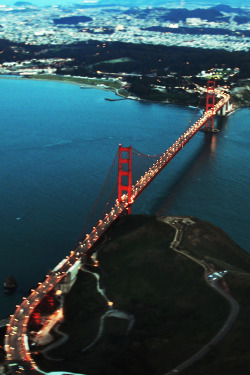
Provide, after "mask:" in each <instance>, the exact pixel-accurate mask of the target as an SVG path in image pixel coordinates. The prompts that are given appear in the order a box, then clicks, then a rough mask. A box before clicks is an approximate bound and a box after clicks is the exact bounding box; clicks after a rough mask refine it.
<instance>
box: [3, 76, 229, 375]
mask: <svg viewBox="0 0 250 375" xmlns="http://www.w3.org/2000/svg"><path fill="white" fill-rule="evenodd" d="M216 96H217V97H218V99H219V100H218V102H217V103H215V101H216V100H215V99H216ZM229 99H230V95H229V94H226V93H224V92H221V91H220V90H216V89H215V82H214V81H212V80H209V81H208V83H207V92H206V109H205V111H204V113H203V115H202V116H201V117H200V118H199V119H198V120H197V121H196V122H195V123H194V124H193V125H191V126H189V127H188V129H187V130H186V131H185V132H184V133H183V134H182V135H181V136H180V137H179V138H178V139H177V140H176V142H175V143H173V144H172V146H171V147H169V148H168V149H167V150H166V151H164V152H163V153H161V154H159V155H153V156H150V155H145V154H142V153H140V152H139V151H137V150H135V149H133V148H132V147H131V146H130V147H123V146H121V145H119V149H118V152H117V154H116V157H115V159H114V161H113V163H112V166H111V169H110V171H109V173H108V177H107V179H106V181H105V183H104V187H105V186H108V189H107V190H111V194H110V196H109V198H108V203H106V205H105V209H104V211H103V213H102V216H99V220H98V221H97V223H96V226H95V227H93V229H92V231H91V232H90V233H89V234H87V235H85V237H83V236H84V233H86V232H85V229H84V231H83V232H82V234H81V236H80V238H79V240H78V242H77V244H76V245H75V247H74V248H73V250H72V251H71V252H70V255H69V256H67V257H66V258H65V259H64V260H62V261H61V262H60V263H59V264H58V265H57V266H56V267H55V268H54V269H53V270H52V271H51V272H50V273H49V274H48V275H47V276H46V279H45V280H44V281H43V282H40V283H39V284H38V287H37V289H33V290H32V293H31V294H30V296H29V297H28V298H24V299H23V302H22V303H21V304H20V305H17V308H16V310H15V313H14V314H13V315H11V316H10V321H9V323H8V324H7V331H6V335H5V351H6V364H7V367H8V370H9V372H8V373H11V374H20V373H21V374H45V372H43V371H42V370H40V369H39V368H38V367H37V365H36V363H35V361H34V359H33V358H32V355H31V353H30V347H29V328H28V326H29V323H30V321H32V319H33V321H37V322H38V323H39V324H40V323H41V320H40V310H39V306H41V303H42V304H47V305H50V306H52V309H53V306H54V302H53V298H52V294H53V293H54V294H56V292H58V291H60V292H61V289H60V283H61V282H62V281H63V279H64V278H65V277H66V276H70V274H71V273H73V272H77V270H78V269H79V268H80V267H81V265H84V264H85V262H86V258H87V255H88V254H89V252H90V249H91V248H92V247H93V246H94V245H95V244H96V242H97V241H98V240H99V239H100V238H101V237H102V235H103V234H104V233H105V231H106V230H107V229H108V228H109V227H110V225H111V224H112V223H113V222H114V221H115V220H116V219H117V218H118V217H119V216H121V215H122V214H123V213H130V212H131V206H132V204H133V203H134V201H135V200H136V199H137V198H138V196H139V195H140V194H141V193H142V192H143V191H144V190H145V189H146V188H147V186H148V185H149V184H150V183H151V182H152V181H153V180H154V179H155V177H156V176H157V175H158V174H159V173H160V172H161V171H162V170H163V169H164V168H165V167H166V166H167V165H168V163H170V162H171V160H172V159H173V158H174V157H175V155H177V153H178V152H179V151H180V150H182V149H183V147H184V146H185V145H186V144H187V143H188V142H189V141H190V140H191V139H192V138H193V137H194V136H195V134H196V133H197V132H198V131H200V130H203V131H206V132H209V133H213V132H216V131H218V130H217V129H215V128H214V117H215V115H216V114H217V115H218V114H220V115H226V114H227V113H228V112H230V110H231V106H230V105H229ZM132 155H134V156H135V155H136V156H137V157H147V158H150V160H151V161H152V158H154V159H155V162H154V163H153V164H151V166H150V167H149V169H148V170H147V171H146V172H145V173H144V174H143V175H142V176H141V177H140V178H139V179H138V180H137V181H135V182H134V184H133V182H132ZM117 160H118V179H116V180H117V181H116V184H115V186H113V188H110V186H109V185H108V184H107V181H108V179H109V176H110V175H111V171H113V170H114V165H115V162H116V161H117ZM104 187H103V188H102V190H101V194H100V195H99V197H100V196H101V195H102V193H103V191H104ZM117 191H118V195H117ZM114 195H116V199H115V203H114V204H113V205H112V198H111V197H112V196H114ZM98 202H99V198H98V200H97V203H96V204H95V207H94V208H96V206H97V204H98ZM109 205H111V208H110V209H109V210H108V207H109ZM107 211H108V213H105V212H107ZM93 212H94V210H93ZM93 212H92V213H93ZM92 213H91V215H90V216H89V220H88V222H89V221H90V218H91V217H92ZM55 314H56V313H55ZM57 314H58V316H61V314H62V311H61V310H60V309H59V310H58V311H57Z"/></svg>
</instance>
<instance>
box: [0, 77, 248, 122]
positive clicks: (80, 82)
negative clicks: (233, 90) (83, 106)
mask: <svg viewBox="0 0 250 375" xmlns="http://www.w3.org/2000/svg"><path fill="white" fill-rule="evenodd" d="M0 79H22V80H27V81H28V80H32V81H45V82H58V83H65V84H70V85H75V86H79V87H80V88H83V89H85V88H86V89H97V90H103V91H111V92H114V93H115V94H116V95H117V96H118V97H120V98H124V99H129V100H137V101H140V102H143V103H153V104H163V105H176V106H181V107H186V108H189V105H186V104H183V103H176V102H175V103H173V102H171V101H153V100H147V99H142V98H140V97H136V96H131V95H129V96H124V95H122V94H121V93H119V89H120V88H121V87H120V88H115V87H112V86H110V87H109V86H105V81H104V80H101V79H98V78H93V81H94V80H96V81H100V84H95V83H93V84H91V83H89V82H88V83H86V82H84V80H91V78H88V77H79V76H67V77H66V76H60V75H44V76H43V75H39V74H34V76H29V77H28V76H18V75H11V74H10V75H0ZM102 82H103V83H102ZM249 107H250V103H249V104H248V105H247V104H246V105H240V104H235V103H233V109H232V110H231V111H230V113H229V114H228V115H231V114H232V113H234V112H235V111H237V110H238V109H241V108H249ZM195 108H196V109H198V108H199V109H200V107H194V109H195Z"/></svg>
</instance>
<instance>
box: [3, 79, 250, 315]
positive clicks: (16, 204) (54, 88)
mask: <svg viewBox="0 0 250 375" xmlns="http://www.w3.org/2000/svg"><path fill="white" fill-rule="evenodd" d="M107 97H108V98H116V96H115V94H114V93H112V92H107V91H103V90H97V89H84V90H81V89H80V88H79V86H77V85H71V84H65V83H59V82H52V81H51V82H44V81H32V80H25V79H1V80H0V106H1V118H0V155H1V156H0V216H1V221H0V224H1V228H0V233H1V235H0V286H1V285H3V281H4V279H5V278H6V277H7V276H8V275H9V274H11V275H13V276H14V277H15V278H16V280H17V282H18V289H17V291H16V292H15V293H14V294H13V295H11V296H5V295H4V294H3V293H0V317H5V316H7V315H8V314H11V313H13V311H14V309H15V304H16V303H19V302H20V301H21V299H22V297H23V295H24V294H25V293H26V291H27V290H28V289H29V288H31V287H33V286H36V285H37V282H38V281H41V280H43V279H44V277H45V275H46V272H47V270H48V269H52V268H54V267H55V266H56V264H57V263H58V262H59V261H60V260H61V259H62V258H63V257H65V256H66V255H67V254H68V253H69V251H70V250H71V249H72V247H73V246H74V244H75V242H76V240H77V238H78V237H79V234H80V232H81V230H82V228H83V225H84V223H85V221H86V218H87V216H88V214H89V212H90V210H91V208H92V206H93V204H94V202H95V200H96V198H97V196H98V193H99V191H100V188H101V186H102V184H103V181H104V179H105V177H106V175H107V173H108V170H109V168H110V165H111V163H112V161H113V158H114V156H115V154H116V152H117V148H118V145H119V144H120V143H121V144H122V145H123V146H129V145H132V146H133V147H134V148H136V149H138V150H140V151H141V152H143V153H145V154H158V153H160V152H162V151H164V150H165V149H167V148H168V147H169V146H171V145H172V143H173V142H175V141H176V140H177V138H178V137H179V136H180V135H181V134H182V133H183V131H184V130H185V129H186V128H187V127H188V125H189V123H190V121H191V120H194V118H195V116H196V118H197V116H198V114H197V113H196V111H195V109H193V108H187V107H185V108H184V107H181V106H173V105H163V104H156V103H143V102H140V101H135V100H123V101H115V102H114V101H106V100H105V98H107ZM249 120H250V109H249V108H244V109H240V110H237V111H235V112H234V113H233V114H232V115H230V116H229V117H227V118H224V119H219V120H217V121H216V123H217V127H218V128H219V129H220V132H219V133H217V134H214V135H208V134H204V133H202V132H200V133H198V134H197V135H196V136H195V137H194V138H193V139H192V140H191V141H190V142H189V143H188V144H187V145H186V146H185V147H184V148H183V150H182V151H181V152H180V153H179V154H178V155H177V156H176V157H175V158H174V159H173V160H172V161H171V163H170V164H169V165H168V166H167V167H166V168H165V169H164V170H163V171H162V172H161V173H160V175H159V176H158V177H157V178H156V179H155V180H154V181H153V182H152V184H151V185H150V186H149V187H148V188H147V189H146V191H145V192H144V193H143V194H142V195H141V196H140V197H139V198H138V200H137V201H136V202H135V204H134V206H133V213H135V214H137V213H147V214H162V215H192V216H197V217H199V218H201V219H203V220H207V221H209V222H211V223H213V224H215V225H218V226H220V227H221V228H222V229H223V230H224V231H225V232H227V233H228V234H229V235H230V236H231V238H232V239H233V240H234V241H236V242H237V243H238V244H239V245H240V246H241V247H243V248H244V249H245V250H246V251H248V252H250V249H249V232H248V231H249V229H248V228H249V212H248V211H249V210H248V207H249V203H250V196H249V189H248V183H249V170H248V168H249V137H250V127H249V123H250V121H249Z"/></svg>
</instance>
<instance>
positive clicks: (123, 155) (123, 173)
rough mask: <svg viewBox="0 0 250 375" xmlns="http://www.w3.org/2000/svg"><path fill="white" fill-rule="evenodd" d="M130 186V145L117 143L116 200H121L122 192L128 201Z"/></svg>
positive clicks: (129, 210)
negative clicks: (124, 145)
mask: <svg viewBox="0 0 250 375" xmlns="http://www.w3.org/2000/svg"><path fill="white" fill-rule="evenodd" d="M131 188H132V147H131V146H130V147H122V146H121V145H119V161H118V201H119V202H122V196H123V194H126V195H127V196H128V202H129V201H130V200H131ZM128 214H131V206H129V208H128Z"/></svg>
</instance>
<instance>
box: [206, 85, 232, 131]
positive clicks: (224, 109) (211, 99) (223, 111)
mask: <svg viewBox="0 0 250 375" xmlns="http://www.w3.org/2000/svg"><path fill="white" fill-rule="evenodd" d="M216 94H217V96H218V97H220V95H221V94H220V91H219V90H218V89H217V90H216V89H215V81H214V80H208V81H207V96H206V110H205V113H209V112H210V113H211V116H210V117H209V118H208V119H207V121H206V122H205V126H204V127H203V128H202V129H200V131H202V132H206V133H218V132H219V129H216V128H215V127H214V117H215V115H217V116H226V115H227V114H228V113H229V112H230V111H231V110H232V106H231V105H230V104H229V100H228V101H227V102H226V103H225V104H224V105H223V106H221V107H220V108H219V109H217V106H216V105H215V96H216Z"/></svg>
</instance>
